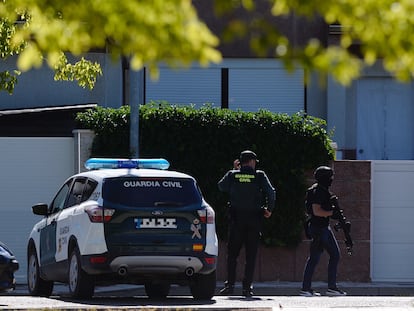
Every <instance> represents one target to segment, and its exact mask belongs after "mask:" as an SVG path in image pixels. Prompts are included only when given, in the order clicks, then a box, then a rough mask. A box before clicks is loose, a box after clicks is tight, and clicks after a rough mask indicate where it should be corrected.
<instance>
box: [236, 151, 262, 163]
mask: <svg viewBox="0 0 414 311" xmlns="http://www.w3.org/2000/svg"><path fill="white" fill-rule="evenodd" d="M252 159H253V160H256V162H259V160H258V159H257V155H256V154H255V153H254V152H253V151H250V150H244V151H242V152H241V153H240V162H241V163H246V162H247V161H249V160H252Z"/></svg>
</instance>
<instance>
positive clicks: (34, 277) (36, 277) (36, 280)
mask: <svg viewBox="0 0 414 311" xmlns="http://www.w3.org/2000/svg"><path fill="white" fill-rule="evenodd" d="M27 287H28V289H29V293H30V295H32V296H42V297H49V296H50V295H52V291H53V282H52V281H46V280H43V279H42V278H41V276H40V267H39V262H38V260H37V255H36V250H35V249H34V248H31V249H30V251H29V255H28V261H27Z"/></svg>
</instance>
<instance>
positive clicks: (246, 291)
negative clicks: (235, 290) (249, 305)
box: [242, 286, 254, 298]
mask: <svg viewBox="0 0 414 311" xmlns="http://www.w3.org/2000/svg"><path fill="white" fill-rule="evenodd" d="M242 294H243V296H244V297H246V298H250V297H252V296H253V295H254V294H253V287H252V286H249V287H243V292H242Z"/></svg>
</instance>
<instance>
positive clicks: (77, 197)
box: [65, 178, 86, 207]
mask: <svg viewBox="0 0 414 311" xmlns="http://www.w3.org/2000/svg"><path fill="white" fill-rule="evenodd" d="M85 181H86V178H77V179H75V181H74V182H73V185H72V189H71V190H70V193H69V196H68V200H67V202H66V206H65V207H71V206H73V205H77V204H79V203H81V199H82V193H83V189H84V188H85Z"/></svg>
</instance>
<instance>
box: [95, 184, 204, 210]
mask: <svg viewBox="0 0 414 311" xmlns="http://www.w3.org/2000/svg"><path fill="white" fill-rule="evenodd" d="M102 197H103V199H104V200H107V201H110V202H112V203H117V204H121V205H127V206H137V207H150V206H153V207H160V206H163V207H169V206H171V207H174V206H185V205H189V204H199V203H200V202H201V194H200V192H199V190H198V187H197V185H196V184H195V182H194V180H192V179H190V178H137V177H124V178H119V177H118V178H108V179H106V180H105V181H104V183H103V185H102Z"/></svg>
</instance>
